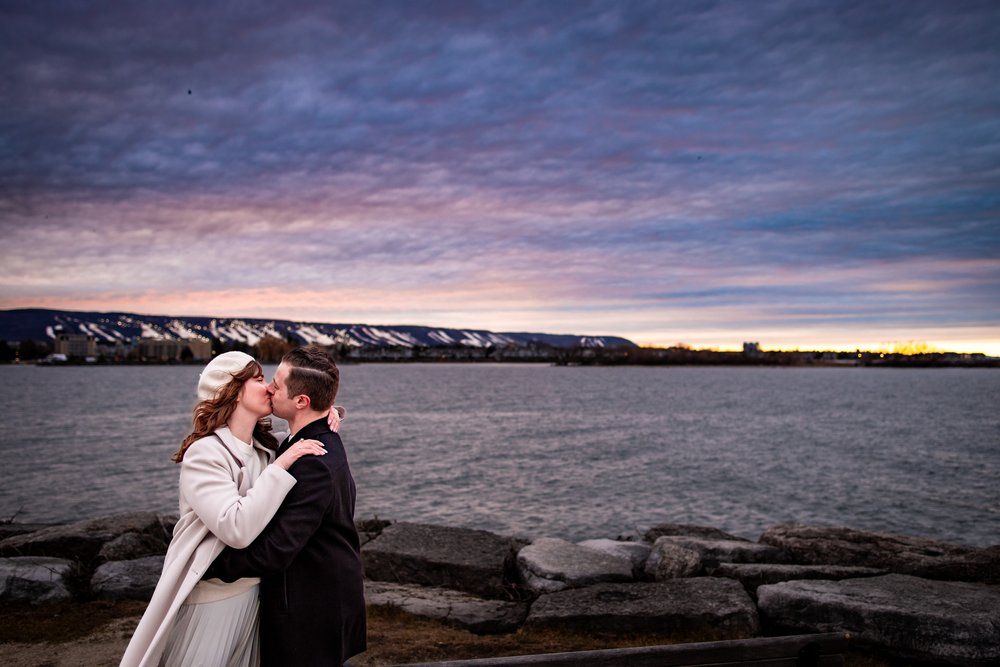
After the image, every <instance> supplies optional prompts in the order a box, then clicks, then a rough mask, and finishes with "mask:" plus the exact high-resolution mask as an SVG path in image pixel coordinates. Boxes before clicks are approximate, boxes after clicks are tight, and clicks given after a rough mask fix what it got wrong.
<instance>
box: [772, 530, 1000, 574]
mask: <svg viewBox="0 0 1000 667" xmlns="http://www.w3.org/2000/svg"><path fill="white" fill-rule="evenodd" d="M760 541H761V542H762V543H764V544H770V545H773V546H775V547H779V548H781V549H783V550H785V551H786V552H788V553H789V554H790V555H791V556H792V558H794V560H795V562H799V563H805V564H810V565H819V564H836V565H857V566H859V567H877V568H884V569H886V570H889V571H891V572H898V573H901V574H912V575H914V576H917V577H925V578H928V579H948V580H955V581H980V582H986V583H1000V550H997V549H996V548H991V549H979V548H976V547H967V546H963V545H958V544H949V543H947V542H939V541H937V540H928V539H924V538H920V537H907V536H904V535H893V534H891V533H875V532H869V531H864V530H855V529H853V528H824V527H817V526H799V525H781V526H773V527H771V528H768V529H767V530H766V531H765V532H764V534H763V535H761V538H760Z"/></svg>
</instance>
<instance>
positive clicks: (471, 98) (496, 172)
mask: <svg viewBox="0 0 1000 667" xmlns="http://www.w3.org/2000/svg"><path fill="white" fill-rule="evenodd" d="M2 11H3V16H2V19H3V21H2V25H3V27H2V28H0V30H2V31H3V38H4V39H3V41H2V43H3V46H0V65H2V66H3V69H4V72H5V84H4V92H5V96H4V97H5V102H4V104H5V112H4V114H2V117H0V233H2V234H3V236H4V239H5V244H4V249H3V250H2V251H0V252H2V253H3V254H2V259H3V267H2V268H0V286H2V292H3V294H4V297H3V298H0V306H3V305H7V306H9V305H12V304H15V303H24V302H26V301H31V300H32V299H36V300H39V301H38V302H39V303H40V302H41V300H54V301H59V300H60V299H62V300H63V302H62V303H63V305H65V306H71V305H72V304H73V303H78V302H80V299H92V300H94V302H95V303H98V302H100V301H101V299H105V300H107V302H109V303H110V302H112V301H114V302H115V303H129V302H130V301H129V299H132V301H133V302H135V303H140V304H143V307H146V305H148V306H149V308H150V309H151V310H154V311H158V310H162V309H166V308H167V307H168V306H171V305H172V304H177V303H184V300H183V299H178V298H177V297H174V296H171V295H172V294H174V293H188V292H191V291H195V292H198V293H205V294H209V293H211V294H215V295H218V296H217V298H216V297H213V299H209V300H206V301H205V303H209V302H212V303H215V302H218V303H219V304H220V306H222V305H225V303H226V302H224V301H222V300H221V299H222V298H223V297H224V296H225V297H226V298H229V299H231V300H232V301H231V307H230V308H226V310H227V312H230V313H232V312H237V311H239V312H247V311H248V309H249V310H254V312H258V311H259V310H260V307H259V306H258V305H257V304H258V303H259V301H258V300H256V297H254V296H253V295H255V294H261V293H267V294H270V295H271V296H276V295H278V294H279V293H280V294H283V295H285V296H284V297H282V298H280V299H278V300H283V301H284V302H286V303H295V304H298V306H297V307H300V308H303V309H305V310H307V311H308V312H310V313H316V314H317V315H316V318H317V319H327V318H328V317H334V316H336V315H337V314H338V313H340V312H343V311H339V310H337V307H335V306H332V305H331V306H322V305H317V304H319V303H321V302H322V303H326V301H325V300H323V299H319V297H317V299H319V300H318V301H315V302H310V303H308V304H307V303H306V301H305V300H303V299H300V298H297V297H296V296H295V295H296V294H300V293H314V290H315V291H316V292H315V293H316V294H319V293H325V292H324V291H323V290H324V289H330V290H336V291H337V292H338V293H339V294H340V295H341V296H342V294H343V291H344V290H345V289H347V290H353V291H356V292H357V293H358V294H363V295H364V299H361V300H352V301H351V303H352V304H355V305H352V306H350V310H349V312H350V313H351V314H352V315H356V316H357V317H359V318H361V319H365V318H366V317H377V318H379V319H381V318H392V317H393V313H398V314H400V315H406V316H407V317H410V316H412V317H414V318H419V317H420V315H421V313H426V314H427V317H439V318H441V320H442V321H441V322H440V323H442V324H443V323H445V322H444V320H448V321H451V320H450V319H449V318H453V317H468V318H469V319H474V318H483V319H485V318H488V317H489V316H490V313H491V312H492V311H491V310H490V309H491V308H494V309H496V311H497V312H503V313H505V314H506V315H505V316H506V317H508V318H510V317H515V316H516V317H517V318H520V319H519V320H518V321H519V322H522V323H524V324H525V328H535V329H545V328H546V327H547V325H548V323H549V322H551V320H550V319H549V318H547V317H546V313H547V312H558V313H563V314H565V313H567V312H577V313H585V314H586V316H585V317H584V316H580V317H579V318H578V319H576V320H560V321H565V322H566V326H571V325H572V326H574V327H583V328H582V329H581V330H580V332H581V333H621V332H622V331H623V329H621V328H620V327H621V326H626V325H623V324H619V323H620V322H621V321H622V317H621V313H622V311H623V309H635V310H636V311H637V312H640V313H642V314H641V316H640V317H641V318H644V321H648V322H649V323H648V324H646V325H643V326H649V327H651V328H650V331H653V330H657V329H658V328H659V329H662V326H661V325H660V324H653V323H652V322H665V321H668V320H670V319H671V318H676V319H677V321H684V320H685V317H686V316H685V313H687V314H688V315H689V316H691V317H697V318H702V317H706V315H704V314H705V313H715V315H714V316H713V317H714V318H715V319H714V320H713V322H714V324H712V326H717V327H719V328H720V329H724V328H726V327H731V328H733V330H738V328H739V326H740V325H741V324H744V323H748V322H761V323H767V325H768V326H773V327H774V328H775V330H778V329H780V326H781V323H782V322H787V323H789V326H791V324H792V323H795V322H798V321H801V320H802V319H803V318H811V321H815V322H821V321H822V320H823V318H824V316H825V317H827V318H828V321H829V322H830V324H831V326H836V327H845V328H849V327H850V326H851V323H852V322H857V323H864V322H869V321H871V320H872V318H882V320H883V321H884V322H885V323H886V326H889V325H892V326H897V327H899V328H900V329H904V328H905V327H909V326H916V323H931V322H934V321H938V322H940V323H954V325H955V326H959V325H960V324H961V325H962V326H964V325H965V324H967V323H975V324H976V325H977V326H979V325H982V326H987V327H990V326H993V327H997V329H998V331H1000V307H998V304H997V301H996V299H995V296H992V295H995V294H996V293H997V289H998V288H1000V278H998V268H997V266H998V262H1000V260H997V257H1000V224H998V222H997V221H998V215H997V214H998V212H1000V202H998V195H997V189H996V184H997V183H998V182H1000V113H998V111H1000V92H998V89H997V87H996V86H995V84H994V83H993V79H994V78H995V73H996V71H997V67H998V65H1000V52H998V50H997V49H996V47H995V44H997V43H1000V27H998V26H1000V21H998V20H997V19H998V18H1000V16H998V14H1000V10H998V9H997V8H996V7H995V6H994V4H992V3H976V2H970V3H962V4H961V5H959V6H955V7H947V8H946V7H942V6H940V5H939V4H938V3H932V2H890V3H879V4H878V5H877V6H874V5H872V4H871V3H863V2H835V3H828V2H798V3H786V2H777V1H776V2H766V3H756V4H755V6H754V8H753V10H752V11H751V10H749V9H748V8H747V7H746V6H745V5H743V4H742V3H716V4H709V5H706V4H704V3H697V2H691V3H687V2H681V3H671V4H670V5H665V4H663V3H660V2H629V3H608V2H546V3H503V4H490V3H466V2H460V3H450V2H433V3H416V4H414V3H405V2H386V3H379V5H378V6H377V7H372V6H370V5H369V6H366V5H362V4H354V3H334V4H331V3H320V2H298V3H293V5H292V6H287V5H281V6H277V5H274V4H273V3H265V2H259V3H244V4H241V6H240V8H239V11H238V12H232V11H230V10H228V9H226V8H225V7H222V6H217V5H211V4H209V5H206V4H204V3H194V2H177V3H170V4H169V5H157V4H148V3H142V4H132V5H128V6H119V5H117V4H115V5H112V4H110V3H87V4H74V3H67V4H63V5H60V6H59V7H58V9H57V8H55V7H53V6H50V5H45V4H38V3H28V2H14V3H8V4H7V5H6V6H5V8H4V9H3V10H2ZM497 286H500V287H497ZM268 290H273V291H270V292H269V291H268ZM372 290H374V291H372ZM476 290H480V291H478V292H477V291H476ZM501 293H503V294H506V295H507V296H505V297H503V298H500V296H499V295H500V294H501ZM130 294H131V295H132V296H129V295H130ZM400 294H405V295H406V299H400V298H396V297H397V296H398V295H400ZM447 294H452V295H460V296H457V297H453V298H451V299H450V302H451V306H453V307H450V306H449V298H448V297H447V296H445V295H447ZM477 294H478V296H477ZM227 295H228V296H227ZM122 299H124V301H121V300H122ZM157 299H160V301H159V303H161V304H163V308H162V309H161V308H156V307H155V304H156V303H157V301H156V300H157ZM362 302H364V303H367V304H369V305H368V306H367V310H366V309H365V308H364V307H362ZM338 303H340V304H343V303H344V301H343V300H342V299H338ZM902 303H905V304H906V307H905V308H901V307H897V306H898V304H902ZM387 304H389V305H387ZM414 304H416V305H414ZM420 304H424V306H423V310H421V307H418V306H419V305H420ZM518 304H521V305H520V306H519V305H518ZM324 307H325V308H327V310H324ZM393 309H395V310H393ZM727 309H729V310H727ZM322 312H327V313H329V315H328V316H327V317H320V316H319V314H320V313H322ZM189 314H190V313H189ZM366 314H367V315H366ZM515 314H516V315H515ZM277 315H278V313H276V316H277ZM285 315H286V316H291V315H290V314H288V313H285ZM560 317H562V315H560ZM335 319H336V318H335ZM383 321H384V320H383ZM531 322H537V326H530V323H531ZM428 323H430V324H434V323H438V322H432V321H428ZM477 325H478V323H477V322H472V321H466V322H464V323H463V326H477ZM483 326H485V324H483ZM627 326H632V325H627ZM706 326H707V321H706ZM608 327H611V328H610V329H608ZM615 327H619V328H615ZM845 330H846V329H845ZM632 333H633V334H634V333H635V332H632ZM640 333H641V332H640ZM997 336H998V337H1000V333H998V334H997Z"/></svg>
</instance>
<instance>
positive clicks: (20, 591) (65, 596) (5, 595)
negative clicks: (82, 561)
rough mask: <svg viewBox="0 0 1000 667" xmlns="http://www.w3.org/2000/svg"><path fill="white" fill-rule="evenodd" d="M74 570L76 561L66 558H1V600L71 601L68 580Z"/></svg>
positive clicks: (33, 601)
mask: <svg viewBox="0 0 1000 667" xmlns="http://www.w3.org/2000/svg"><path fill="white" fill-rule="evenodd" d="M73 571H74V566H73V563H72V562H71V561H68V560H66V559H63V558H47V557H44V556H24V557H15V558H0V601H3V602H30V603H37V602H56V601H59V600H69V599H70V598H71V597H72V595H71V593H70V587H69V586H68V585H67V580H66V579H67V577H68V576H71V575H72V573H73Z"/></svg>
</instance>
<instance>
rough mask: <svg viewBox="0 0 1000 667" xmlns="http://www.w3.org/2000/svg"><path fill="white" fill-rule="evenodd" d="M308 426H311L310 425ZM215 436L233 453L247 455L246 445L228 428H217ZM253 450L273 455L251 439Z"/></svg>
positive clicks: (271, 451)
mask: <svg viewBox="0 0 1000 667" xmlns="http://www.w3.org/2000/svg"><path fill="white" fill-rule="evenodd" d="M309 426H311V424H310V425H309ZM215 434H216V435H217V436H219V437H220V438H222V442H224V443H226V445H227V446H228V447H229V449H231V450H232V451H233V452H242V453H244V454H247V453H249V452H248V451H247V443H245V442H243V441H242V440H240V439H239V438H237V437H236V436H235V435H233V432H232V431H230V430H229V427H228V426H220V427H219V428H217V429H215ZM253 448H254V449H258V450H260V451H262V452H264V453H266V454H268V455H271V454H273V453H274V452H273V450H270V449H268V448H267V447H265V446H264V445H262V444H261V443H259V442H257V439H256V438H254V439H253Z"/></svg>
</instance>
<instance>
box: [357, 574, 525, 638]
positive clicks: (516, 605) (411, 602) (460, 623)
mask: <svg viewBox="0 0 1000 667" xmlns="http://www.w3.org/2000/svg"><path fill="white" fill-rule="evenodd" d="M365 601H366V602H367V603H368V604H369V605H373V606H376V607H396V608H398V609H402V610H403V611H405V612H406V613H408V614H413V615H414V616H421V617H423V618H432V619H434V620H437V621H441V622H443V623H446V624H448V625H452V626H455V627H459V628H464V629H466V630H468V631H470V632H473V633H475V634H480V635H484V634H503V633H510V632H516V631H517V629H518V628H519V627H521V623H523V622H524V618H525V616H527V614H528V605H527V604H526V603H524V602H510V601H505V600H487V599H484V598H478V597H474V596H472V595H469V594H468V593H462V592H460V591H454V590H450V589H447V588H425V587H423V586H414V585H412V584H395V583H391V582H386V581H366V582H365Z"/></svg>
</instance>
